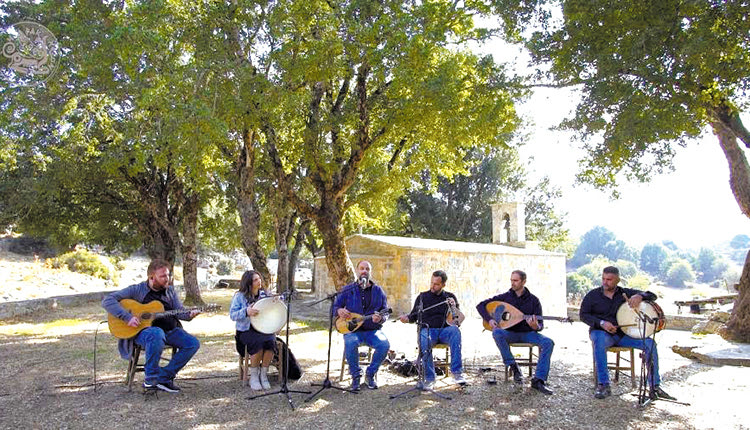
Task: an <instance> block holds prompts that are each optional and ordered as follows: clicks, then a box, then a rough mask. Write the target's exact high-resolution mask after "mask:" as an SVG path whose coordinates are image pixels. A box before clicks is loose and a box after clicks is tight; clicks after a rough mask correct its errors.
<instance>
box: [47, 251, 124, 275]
mask: <svg viewBox="0 0 750 430" xmlns="http://www.w3.org/2000/svg"><path fill="white" fill-rule="evenodd" d="M45 264H46V265H47V266H49V267H53V268H55V269H61V268H63V267H67V268H68V270H70V271H71V272H79V273H85V274H87V275H91V276H94V277H97V278H101V279H109V280H114V278H115V277H116V276H117V273H116V272H115V271H114V270H113V269H112V268H110V267H109V266H107V265H106V264H104V262H103V261H102V259H101V258H99V256H98V255H96V254H94V253H93V252H89V251H87V250H85V249H77V250H75V251H73V252H68V253H65V254H62V255H60V256H58V257H55V258H48V259H47V260H46V262H45Z"/></svg>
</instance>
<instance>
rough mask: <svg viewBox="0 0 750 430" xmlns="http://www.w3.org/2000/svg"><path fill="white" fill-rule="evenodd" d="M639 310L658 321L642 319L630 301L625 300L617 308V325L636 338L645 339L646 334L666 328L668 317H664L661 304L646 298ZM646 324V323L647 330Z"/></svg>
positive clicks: (647, 335)
mask: <svg viewBox="0 0 750 430" xmlns="http://www.w3.org/2000/svg"><path fill="white" fill-rule="evenodd" d="M638 310H639V311H640V312H641V313H643V314H645V315H646V316H648V317H649V318H651V319H653V320H656V321H655V322H653V323H650V322H647V321H642V320H641V318H640V317H639V316H638V314H637V313H636V312H635V311H634V310H633V309H630V306H629V305H628V302H625V303H623V304H621V305H620V308H619V309H618V310H617V325H618V326H619V327H620V329H621V330H622V331H623V332H624V333H625V334H626V335H628V336H630V337H634V338H636V339H643V338H644V334H645V337H649V336H651V335H652V334H654V333H656V332H660V331H661V330H662V329H664V326H665V325H666V319H665V318H664V311H662V310H661V307H660V306H659V305H657V304H656V303H654V302H647V301H645V300H644V301H642V302H641V305H640V306H639V307H638ZM644 324H645V325H646V327H645V332H644V327H643V325H644Z"/></svg>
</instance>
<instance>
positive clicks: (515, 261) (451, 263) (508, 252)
mask: <svg viewBox="0 0 750 430" xmlns="http://www.w3.org/2000/svg"><path fill="white" fill-rule="evenodd" d="M373 237H374V236H362V235H355V236H353V237H351V238H349V239H348V240H347V248H348V249H349V253H350V258H351V260H352V262H353V263H354V264H356V263H357V262H358V261H360V260H363V259H366V260H368V261H370V262H371V263H372V265H373V278H374V279H375V280H376V281H377V283H378V284H379V285H382V286H383V287H384V288H385V290H386V294H388V302H389V304H390V306H391V307H392V308H393V309H394V312H396V313H397V314H400V313H404V312H408V311H409V310H410V309H411V307H412V305H413V303H414V300H415V299H416V297H417V295H418V294H419V293H420V292H422V291H426V290H427V289H428V288H429V285H430V278H431V276H432V272H433V271H435V270H437V269H442V270H445V272H446V273H447V274H448V282H447V284H446V289H447V290H448V291H450V292H452V293H454V294H455V295H456V297H457V298H458V301H459V305H460V307H461V309H462V310H463V311H464V313H465V314H466V316H467V318H479V314H478V313H477V311H476V309H475V306H476V305H477V303H479V302H480V301H482V300H484V299H486V298H489V297H492V296H494V295H496V294H499V293H501V292H505V291H507V290H508V289H509V288H510V274H511V272H512V271H513V270H515V269H521V270H523V271H525V272H526V273H527V275H528V281H527V284H526V285H527V287H528V288H529V290H530V291H531V292H532V293H533V294H535V295H536V296H537V297H539V299H540V300H541V301H542V307H543V309H544V313H545V314H547V315H553V316H564V315H565V312H566V303H565V256H564V255H563V254H557V253H551V252H546V251H538V250H537V251H529V250H524V249H515V248H509V247H506V246H499V245H490V244H465V243H460V244H459V245H455V244H456V242H448V241H437V240H433V241H426V240H424V239H410V240H406V241H405V242H406V243H410V242H411V243H412V244H415V243H417V242H416V241H420V242H419V244H422V245H424V244H425V243H426V244H427V245H430V246H411V247H407V246H397V245H393V244H388V243H383V242H380V241H378V240H373V239H372V238H373ZM375 238H383V237H382V236H380V237H375ZM397 239H405V238H397ZM384 240H387V239H384ZM473 245H476V246H473ZM315 265H316V267H315V276H316V285H317V286H318V288H317V289H316V295H317V296H318V297H320V298H322V297H324V296H325V295H327V294H330V293H332V292H333V291H334V287H333V282H332V280H331V279H330V278H329V277H328V268H327V267H326V265H325V258H324V257H318V258H316V259H315Z"/></svg>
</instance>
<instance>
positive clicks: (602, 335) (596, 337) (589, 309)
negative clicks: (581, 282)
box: [580, 266, 674, 399]
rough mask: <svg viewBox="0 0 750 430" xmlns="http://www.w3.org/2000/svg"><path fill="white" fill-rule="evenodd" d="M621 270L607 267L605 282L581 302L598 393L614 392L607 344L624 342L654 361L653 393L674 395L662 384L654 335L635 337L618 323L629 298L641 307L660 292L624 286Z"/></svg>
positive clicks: (625, 345) (667, 395)
mask: <svg viewBox="0 0 750 430" xmlns="http://www.w3.org/2000/svg"><path fill="white" fill-rule="evenodd" d="M619 282H620V271H619V270H618V269H617V267H614V266H608V267H605V268H604V270H603V273H602V286H601V287H599V288H595V289H593V290H591V291H589V292H588V293H587V294H586V297H584V298H583V302H581V311H580V317H581V321H583V322H585V323H586V324H588V325H589V338H591V343H592V344H593V347H594V362H595V363H596V369H595V371H596V379H597V381H598V384H597V387H596V392H595V394H594V397H596V398H597V399H603V398H605V397H608V396H610V395H611V394H612V390H611V388H610V385H609V370H608V369H607V348H609V347H611V346H623V347H628V348H637V349H640V350H643V351H644V353H645V354H646V362H647V363H649V364H651V365H652V366H653V367H652V371H651V372H650V374H651V378H650V380H649V381H648V384H649V385H650V386H651V396H652V397H654V398H656V397H661V398H666V399H674V397H672V396H670V395H669V394H667V393H666V392H665V391H664V390H662V389H661V388H660V387H659V383H660V382H661V379H660V377H659V356H658V354H657V351H656V343H655V342H654V341H653V339H650V338H646V339H636V338H632V337H630V336H628V335H626V334H625V333H623V331H622V330H621V329H620V328H619V327H618V326H617V311H618V309H619V308H620V306H621V305H622V304H623V303H625V302H626V301H627V302H628V305H629V306H630V307H631V308H634V309H638V307H639V306H640V304H641V302H642V301H643V300H647V301H653V300H656V295H655V294H654V293H651V292H648V291H645V292H644V291H639V290H634V289H631V288H622V287H620V286H618V285H617V284H618V283H619Z"/></svg>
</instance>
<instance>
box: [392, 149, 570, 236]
mask: <svg viewBox="0 0 750 430" xmlns="http://www.w3.org/2000/svg"><path fill="white" fill-rule="evenodd" d="M468 158H469V160H468V161H470V162H472V163H473V164H474V165H473V166H472V167H471V168H470V169H469V172H468V175H458V176H455V177H453V179H452V180H449V179H447V178H444V177H440V178H438V185H437V189H436V190H431V189H430V187H429V184H430V183H431V182H432V178H431V175H430V172H429V171H425V172H422V176H421V181H420V183H419V185H418V188H417V189H415V190H412V191H410V192H409V193H407V194H406V195H405V196H403V197H402V198H401V199H399V204H398V209H399V211H398V216H399V221H400V222H399V223H398V225H399V229H398V230H397V233H398V234H407V235H415V236H419V237H427V238H436V239H444V240H466V241H474V242H491V241H492V209H491V207H490V204H491V203H492V202H494V201H502V200H510V199H512V198H513V196H514V195H519V194H520V195H525V196H526V204H527V206H526V219H525V221H526V232H527V238H528V239H529V240H539V241H540V242H541V247H542V248H543V249H548V250H558V249H560V248H562V247H563V246H564V244H566V243H567V242H568V240H569V239H568V230H567V229H565V228H564V227H563V220H562V217H561V216H560V215H558V214H557V213H556V212H555V210H554V202H555V200H557V199H559V198H560V196H561V194H560V191H559V189H557V188H554V187H552V186H551V185H550V183H549V179H548V178H544V179H543V180H542V181H541V182H539V183H538V184H536V185H535V186H533V187H529V186H528V185H527V182H528V179H527V178H526V175H525V173H524V168H523V166H522V165H521V164H520V162H519V160H518V152H517V151H516V150H515V149H513V148H502V149H497V150H493V151H492V155H491V156H489V157H487V156H485V155H484V154H482V153H480V152H479V151H472V152H471V153H470V155H469V157H468Z"/></svg>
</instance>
